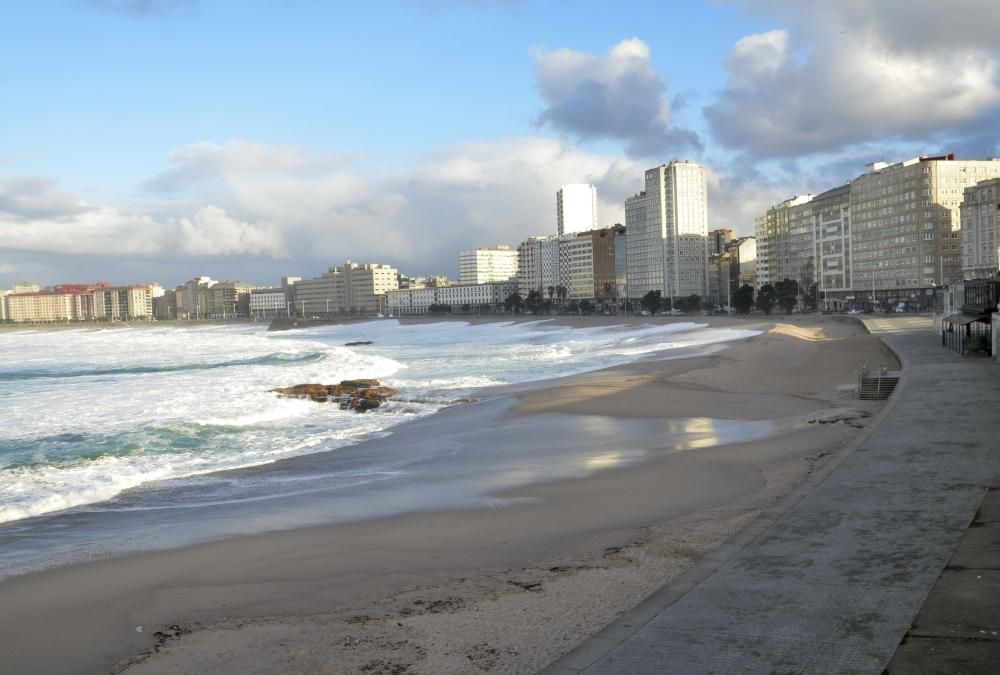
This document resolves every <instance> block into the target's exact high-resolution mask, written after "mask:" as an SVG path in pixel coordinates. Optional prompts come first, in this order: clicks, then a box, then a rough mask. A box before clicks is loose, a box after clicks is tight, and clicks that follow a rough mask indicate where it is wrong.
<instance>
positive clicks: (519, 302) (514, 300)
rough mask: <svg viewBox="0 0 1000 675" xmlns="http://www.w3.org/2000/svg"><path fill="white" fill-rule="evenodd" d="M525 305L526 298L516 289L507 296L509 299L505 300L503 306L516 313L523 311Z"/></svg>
mask: <svg viewBox="0 0 1000 675" xmlns="http://www.w3.org/2000/svg"><path fill="white" fill-rule="evenodd" d="M523 305H524V299H523V298H522V297H521V294H520V293H518V292H517V291H514V292H513V293H511V294H510V295H508V296H507V299H506V300H504V301H503V308H504V309H505V310H507V311H508V312H514V313H515V314H520V313H521V307H522V306H523Z"/></svg>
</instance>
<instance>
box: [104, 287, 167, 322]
mask: <svg viewBox="0 0 1000 675" xmlns="http://www.w3.org/2000/svg"><path fill="white" fill-rule="evenodd" d="M91 294H92V296H93V301H92V305H90V307H91V312H92V316H93V318H95V319H108V320H111V321H129V320H137V319H138V320H148V319H152V318H153V298H154V297H159V296H160V295H162V294H163V289H162V288H160V286H159V284H141V285H135V286H115V287H105V288H96V289H94V290H93V291H91Z"/></svg>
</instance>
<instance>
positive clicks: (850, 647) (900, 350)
mask: <svg viewBox="0 0 1000 675" xmlns="http://www.w3.org/2000/svg"><path fill="white" fill-rule="evenodd" d="M870 329H871V330H872V331H873V332H877V333H879V334H880V335H881V336H882V338H883V340H885V342H886V343H887V344H888V345H889V346H890V347H891V348H892V349H893V350H894V351H896V353H897V354H899V356H900V359H901V360H902V362H903V366H904V369H903V377H902V379H901V380H900V383H899V387H898V388H897V391H896V393H895V394H894V395H893V398H892V399H890V401H889V403H888V404H887V405H886V407H885V408H884V409H883V412H882V413H881V415H880V417H879V418H878V419H877V420H875V421H874V422H873V425H872V426H871V427H869V430H868V432H867V435H866V436H865V437H864V438H862V439H861V440H860V442H859V443H856V444H855V445H854V446H853V447H852V448H849V449H847V450H846V451H845V452H843V453H841V455H840V456H839V457H838V458H837V459H836V460H834V463H832V464H830V465H827V466H826V467H825V468H824V470H823V472H822V474H821V475H816V476H814V477H813V478H812V480H810V481H809V482H808V483H807V484H806V485H803V486H802V487H801V488H800V489H799V490H797V491H796V492H795V493H793V494H792V495H790V496H789V497H788V498H787V499H785V500H782V502H781V503H780V504H778V505H777V506H776V507H775V508H774V509H772V510H770V511H769V512H768V513H766V514H765V515H763V516H762V517H761V518H759V519H758V520H757V521H756V522H755V523H754V525H752V526H751V527H750V528H748V529H747V530H745V531H744V532H742V533H741V534H740V535H738V536H737V538H736V539H734V540H731V541H729V542H727V543H726V544H724V545H723V546H722V547H721V548H720V549H719V550H717V551H716V552H715V553H714V554H713V555H711V556H710V557H709V558H707V559H705V560H703V561H702V562H700V563H699V564H698V565H696V566H695V568H693V569H692V570H691V571H689V572H688V573H687V574H685V575H683V576H682V577H681V578H680V579H677V580H675V581H674V582H673V583H671V584H669V585H668V586H667V587H665V588H663V589H662V590H661V591H659V592H657V593H656V594H654V595H653V596H651V597H650V598H648V599H647V600H646V601H644V602H643V603H642V604H640V605H639V606H638V607H636V608H634V609H633V610H631V611H630V612H629V613H627V614H626V615H625V616H623V617H622V618H621V619H619V620H618V621H616V622H614V623H612V624H611V625H609V626H608V627H606V628H605V629H604V630H603V631H601V632H600V633H598V634H597V635H595V636H594V637H592V638H590V639H589V640H588V641H586V642H585V643H583V644H582V645H581V646H580V647H578V648H577V649H576V650H574V651H572V652H570V653H569V654H567V655H566V656H564V657H563V658H562V659H560V660H559V661H557V662H556V663H554V664H553V665H551V666H550V667H549V668H548V669H547V671H546V672H548V673H551V674H553V675H565V674H569V673H580V672H584V673H658V674H659V673H705V672H713V673H733V672H788V673H843V672H861V673H879V672H881V671H882V669H883V668H884V667H885V666H886V664H887V663H888V662H889V659H890V658H891V657H892V656H893V653H894V652H895V651H896V647H897V645H898V644H899V642H900V639H901V638H902V637H903V635H904V634H905V632H906V629H907V626H908V625H909V624H910V623H911V621H912V620H913V618H914V616H915V615H916V614H917V612H918V610H919V609H920V607H921V605H922V604H923V603H924V600H925V598H927V596H928V592H929V591H930V589H931V587H932V586H933V585H934V583H935V581H936V580H937V579H938V577H939V575H940V574H941V572H942V570H943V569H944V567H945V565H946V563H947V562H948V560H949V558H950V557H951V555H952V553H953V552H954V550H955V548H956V545H957V543H958V541H959V539H960V538H961V536H962V534H963V532H964V531H965V529H966V527H967V526H968V525H969V522H970V521H971V520H972V518H973V516H974V515H975V513H976V509H977V507H978V506H979V504H980V502H981V501H982V499H983V497H984V495H985V494H986V491H987V488H988V487H989V486H990V484H991V482H992V480H993V477H994V475H995V474H996V473H997V469H998V465H1000V447H998V444H997V441H996V439H997V438H1000V416H998V415H997V414H996V411H997V410H1000V372H998V368H997V366H996V365H994V364H992V363H990V362H988V361H986V360H985V359H968V358H966V359H963V358H961V357H959V356H958V355H956V354H955V353H953V352H951V351H948V350H946V349H945V348H943V347H941V346H940V342H939V338H938V336H936V335H935V334H934V333H933V332H931V331H930V328H929V320H927V319H923V318H918V317H912V318H911V317H899V318H895V317H893V318H886V319H876V320H874V321H872V325H871V326H870ZM856 366H857V364H844V367H845V371H846V372H845V374H846V373H849V372H850V371H851V370H853V369H854V368H855V367H856Z"/></svg>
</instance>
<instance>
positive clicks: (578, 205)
mask: <svg viewBox="0 0 1000 675" xmlns="http://www.w3.org/2000/svg"><path fill="white" fill-rule="evenodd" d="M556 223H557V229H556V232H557V233H558V234H570V233H572V232H588V231H590V230H596V229H597V188H596V187H594V186H593V185H590V184H588V183H573V184H570V185H563V186H562V187H560V188H559V191H558V192H556Z"/></svg>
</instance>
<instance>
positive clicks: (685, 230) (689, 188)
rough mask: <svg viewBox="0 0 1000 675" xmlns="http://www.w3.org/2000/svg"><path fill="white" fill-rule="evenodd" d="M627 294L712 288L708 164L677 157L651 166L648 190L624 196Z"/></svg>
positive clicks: (677, 294) (671, 294)
mask: <svg viewBox="0 0 1000 675" xmlns="http://www.w3.org/2000/svg"><path fill="white" fill-rule="evenodd" d="M625 227H626V229H627V231H628V237H627V247H628V254H627V255H628V261H627V268H628V272H627V276H628V295H629V297H630V298H633V299H637V298H640V297H642V296H643V295H645V294H646V293H647V292H649V291H661V292H662V293H663V294H664V295H665V296H666V297H682V296H688V295H692V294H697V295H705V293H706V292H707V290H708V187H707V181H706V178H705V170H704V168H703V167H701V166H699V165H698V164H694V163H692V162H687V161H684V162H679V161H673V162H671V163H670V164H666V165H661V166H658V167H656V168H653V169H649V170H648V171H646V174H645V189H644V190H643V191H642V192H640V193H639V194H637V195H635V196H634V197H630V198H628V199H626V200H625Z"/></svg>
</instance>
